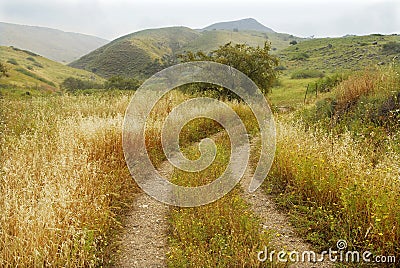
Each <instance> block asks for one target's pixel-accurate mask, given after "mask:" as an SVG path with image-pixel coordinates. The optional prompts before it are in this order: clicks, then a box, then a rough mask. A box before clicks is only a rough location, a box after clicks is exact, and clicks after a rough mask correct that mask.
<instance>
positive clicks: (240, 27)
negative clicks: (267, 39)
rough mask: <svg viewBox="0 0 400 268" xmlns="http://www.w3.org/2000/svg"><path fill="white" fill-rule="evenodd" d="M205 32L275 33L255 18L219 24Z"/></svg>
mask: <svg viewBox="0 0 400 268" xmlns="http://www.w3.org/2000/svg"><path fill="white" fill-rule="evenodd" d="M202 30H203V31H211V30H228V31H235V30H237V31H258V32H267V33H273V32H275V31H274V30H272V29H271V28H268V27H266V26H264V25H263V24H261V23H260V22H258V21H257V20H256V19H253V18H245V19H240V20H234V21H225V22H217V23H214V24H211V25H210V26H207V27H205V28H203V29H202Z"/></svg>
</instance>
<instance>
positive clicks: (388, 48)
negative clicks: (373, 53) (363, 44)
mask: <svg viewBox="0 0 400 268" xmlns="http://www.w3.org/2000/svg"><path fill="white" fill-rule="evenodd" d="M382 52H383V53H385V54H399V53H400V43H398V42H389V43H386V44H384V45H383V46H382Z"/></svg>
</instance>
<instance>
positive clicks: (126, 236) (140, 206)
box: [115, 162, 173, 268]
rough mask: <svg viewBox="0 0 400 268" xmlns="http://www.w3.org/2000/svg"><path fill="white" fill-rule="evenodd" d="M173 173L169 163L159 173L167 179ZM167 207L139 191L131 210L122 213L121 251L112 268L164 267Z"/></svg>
mask: <svg viewBox="0 0 400 268" xmlns="http://www.w3.org/2000/svg"><path fill="white" fill-rule="evenodd" d="M172 171H173V168H172V166H171V165H170V164H169V163H168V162H164V163H163V164H162V165H161V168H160V174H162V175H163V176H164V177H168V175H169V174H171V173H172ZM168 210H169V208H168V206H167V205H165V204H163V203H161V202H159V201H157V200H155V199H154V198H152V197H150V196H149V195H147V194H146V193H145V192H143V191H141V192H140V193H139V194H138V196H137V197H136V199H135V203H134V204H133V206H132V208H131V209H130V210H129V211H128V212H127V213H126V214H125V220H124V222H123V229H124V233H123V234H122V235H121V237H120V249H121V252H120V253H119V256H118V261H117V263H116V265H115V267H127V268H128V267H129V268H131V267H135V268H136V267H137V268H144V267H149V268H156V267H157V268H159V267H166V260H165V255H166V252H167V250H168V247H167V230H168V223H167V216H168Z"/></svg>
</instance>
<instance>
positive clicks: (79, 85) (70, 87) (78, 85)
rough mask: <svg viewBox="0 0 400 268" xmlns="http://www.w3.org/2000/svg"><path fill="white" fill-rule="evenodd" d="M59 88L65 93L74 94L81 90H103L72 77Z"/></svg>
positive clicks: (100, 86)
mask: <svg viewBox="0 0 400 268" xmlns="http://www.w3.org/2000/svg"><path fill="white" fill-rule="evenodd" d="M61 88H63V89H65V90H66V91H70V92H74V91H76V90H81V89H93V88H96V89H99V88H103V85H102V84H99V83H96V82H93V81H85V80H81V79H78V78H74V77H68V78H66V79H65V80H64V81H63V82H62V83H61Z"/></svg>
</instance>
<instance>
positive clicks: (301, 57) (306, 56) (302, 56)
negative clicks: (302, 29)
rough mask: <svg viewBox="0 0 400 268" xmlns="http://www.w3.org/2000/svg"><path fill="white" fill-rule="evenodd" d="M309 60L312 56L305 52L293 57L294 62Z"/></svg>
mask: <svg viewBox="0 0 400 268" xmlns="http://www.w3.org/2000/svg"><path fill="white" fill-rule="evenodd" d="M308 58H310V55H308V54H307V53H305V52H299V53H296V54H294V55H293V56H292V60H307V59H308Z"/></svg>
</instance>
